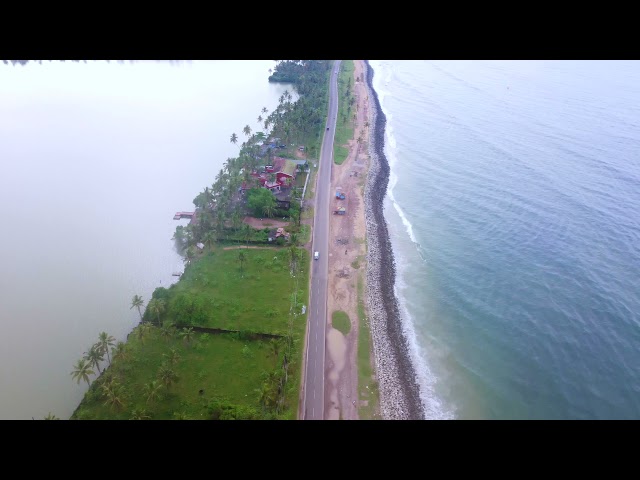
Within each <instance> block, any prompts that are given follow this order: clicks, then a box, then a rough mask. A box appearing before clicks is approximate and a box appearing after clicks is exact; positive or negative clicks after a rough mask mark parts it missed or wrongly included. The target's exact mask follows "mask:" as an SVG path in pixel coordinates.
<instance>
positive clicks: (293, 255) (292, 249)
mask: <svg viewBox="0 0 640 480" xmlns="http://www.w3.org/2000/svg"><path fill="white" fill-rule="evenodd" d="M289 257H290V258H291V266H292V268H293V270H294V271H295V269H296V259H297V258H298V249H297V248H296V246H295V245H291V246H290V247H289Z"/></svg>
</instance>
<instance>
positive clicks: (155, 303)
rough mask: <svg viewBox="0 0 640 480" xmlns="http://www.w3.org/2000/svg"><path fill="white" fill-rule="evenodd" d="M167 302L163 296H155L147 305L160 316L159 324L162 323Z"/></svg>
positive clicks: (153, 312) (154, 313)
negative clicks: (161, 317)
mask: <svg viewBox="0 0 640 480" xmlns="http://www.w3.org/2000/svg"><path fill="white" fill-rule="evenodd" d="M164 307H165V303H164V300H163V299H161V298H153V299H151V301H150V302H149V304H148V305H147V308H148V309H149V311H150V312H151V313H152V314H153V315H156V316H157V317H158V325H160V315H161V314H162V313H164Z"/></svg>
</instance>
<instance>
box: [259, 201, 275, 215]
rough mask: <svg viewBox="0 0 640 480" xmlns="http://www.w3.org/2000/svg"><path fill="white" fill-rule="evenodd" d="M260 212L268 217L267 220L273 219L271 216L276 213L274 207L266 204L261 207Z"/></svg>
mask: <svg viewBox="0 0 640 480" xmlns="http://www.w3.org/2000/svg"><path fill="white" fill-rule="evenodd" d="M262 211H263V212H264V214H265V215H266V216H267V217H269V218H273V215H274V213H275V211H276V209H275V207H274V206H273V205H270V204H267V205H265V206H264V207H262Z"/></svg>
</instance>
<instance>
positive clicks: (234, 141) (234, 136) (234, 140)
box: [231, 133, 238, 146]
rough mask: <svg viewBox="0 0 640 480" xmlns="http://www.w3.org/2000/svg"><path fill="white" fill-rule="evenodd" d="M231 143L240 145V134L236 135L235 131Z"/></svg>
mask: <svg viewBox="0 0 640 480" xmlns="http://www.w3.org/2000/svg"><path fill="white" fill-rule="evenodd" d="M231 143H233V144H234V145H236V146H237V145H238V135H236V134H235V133H232V134H231Z"/></svg>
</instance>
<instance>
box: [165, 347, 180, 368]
mask: <svg viewBox="0 0 640 480" xmlns="http://www.w3.org/2000/svg"><path fill="white" fill-rule="evenodd" d="M162 356H163V357H167V360H168V361H169V365H170V366H172V367H173V366H174V365H175V364H176V363H178V361H179V360H180V354H179V353H178V351H177V350H176V349H175V348H172V349H171V350H169V353H163V354H162Z"/></svg>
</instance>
